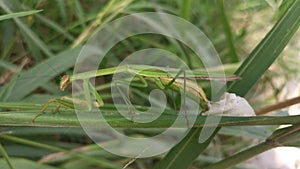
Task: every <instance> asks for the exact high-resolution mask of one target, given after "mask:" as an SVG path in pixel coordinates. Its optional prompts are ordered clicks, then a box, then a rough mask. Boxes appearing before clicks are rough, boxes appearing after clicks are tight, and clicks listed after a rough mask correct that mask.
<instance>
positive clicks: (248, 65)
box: [228, 0, 300, 96]
mask: <svg viewBox="0 0 300 169" xmlns="http://www.w3.org/2000/svg"><path fill="white" fill-rule="evenodd" d="M299 26H300V0H295V1H294V3H292V4H291V6H290V7H289V8H288V9H287V10H286V12H285V13H284V15H283V16H282V17H281V18H280V20H279V21H278V22H277V23H276V24H275V25H274V27H273V28H272V29H271V31H269V32H268V34H267V35H266V36H265V38H264V39H263V40H262V41H261V42H260V43H259V44H258V45H257V47H256V48H255V49H254V50H253V51H252V52H251V53H250V55H249V56H248V57H247V59H246V60H245V61H244V62H243V63H242V65H241V66H240V67H239V68H238V70H237V71H236V75H238V76H240V77H242V80H239V81H235V82H231V83H229V86H228V90H229V91H230V92H232V93H236V94H237V95H239V96H244V95H245V94H246V93H247V92H248V91H249V90H250V88H251V87H252V86H253V85H254V84H255V83H256V82H257V81H258V79H259V78H260V77H261V76H262V75H263V73H264V72H265V71H266V70H267V69H268V68H269V67H270V66H271V64H272V63H273V62H274V61H275V59H276V58H277V57H278V56H279V54H280V53H281V52H282V50H283V49H284V47H285V46H286V45H287V43H288V42H289V40H290V39H291V38H292V36H293V35H294V33H295V32H296V31H297V30H298V28H299Z"/></svg>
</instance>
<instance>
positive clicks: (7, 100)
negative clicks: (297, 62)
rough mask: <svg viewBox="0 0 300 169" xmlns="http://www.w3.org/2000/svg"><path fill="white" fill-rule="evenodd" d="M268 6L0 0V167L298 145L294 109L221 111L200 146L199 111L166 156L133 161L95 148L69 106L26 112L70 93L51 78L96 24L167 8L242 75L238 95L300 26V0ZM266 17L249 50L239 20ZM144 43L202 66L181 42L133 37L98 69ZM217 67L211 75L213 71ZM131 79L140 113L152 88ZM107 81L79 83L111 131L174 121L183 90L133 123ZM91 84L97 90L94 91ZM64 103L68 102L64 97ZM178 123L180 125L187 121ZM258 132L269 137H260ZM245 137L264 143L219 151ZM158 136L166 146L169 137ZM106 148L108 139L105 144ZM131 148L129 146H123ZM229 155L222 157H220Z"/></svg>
mask: <svg viewBox="0 0 300 169" xmlns="http://www.w3.org/2000/svg"><path fill="white" fill-rule="evenodd" d="M225 2H226V3H225ZM270 3H271V1H269V4H267V3H266V2H265V1H251V2H244V1H235V0H234V1H230V2H227V1H222V0H217V1H209V0H205V1H192V0H186V1H162V0H155V1H151V2H148V1H144V0H142V1H133V0H124V1H118V0H111V1H99V2H98V1H97V2H95V1H93V0H87V1H84V3H83V1H78V0H74V1H63V0H56V1H43V0H39V1H19V0H2V1H1V2H0V14H1V16H0V37H1V38H0V39H1V41H0V58H1V60H0V72H1V75H0V84H1V86H0V101H1V102H0V142H1V144H0V153H1V156H2V157H4V158H1V160H0V168H20V167H21V168H49V169H50V168H87V169H88V168H122V167H123V166H126V165H127V164H128V165H129V164H131V162H132V161H133V163H132V164H131V165H129V166H128V167H127V168H156V169H160V168H163V169H165V168H172V169H175V168H178V169H184V168H189V167H191V166H193V168H198V167H201V168H205V167H206V168H220V167H222V168H228V167H232V166H233V165H236V164H239V163H241V162H243V161H244V160H247V159H249V158H251V157H253V156H255V155H257V154H259V153H262V152H263V151H265V150H268V149H270V148H272V146H270V143H271V142H272V141H273V142H276V143H278V144H281V145H289V146H295V147H296V146H299V141H297V138H299V131H300V130H299V123H300V116H299V115H297V116H284V117H282V116H257V117H222V119H221V121H220V123H218V124H217V126H218V128H217V130H215V132H214V133H213V135H212V136H211V137H210V138H209V139H208V140H207V141H206V142H204V143H199V142H198V137H199V133H200V132H201V130H202V127H203V125H204V122H205V120H206V117H205V116H198V117H197V119H196V122H195V125H194V128H192V129H191V130H190V132H189V133H188V134H187V136H186V137H185V138H184V139H183V140H182V141H181V142H180V143H179V144H178V145H176V146H175V147H174V148H173V149H171V150H170V151H169V152H168V153H167V154H165V155H164V156H157V157H152V158H146V159H133V160H132V159H126V158H123V157H119V156H116V155H113V154H110V153H108V152H106V151H104V150H103V149H101V148H100V147H98V145H97V144H95V143H94V142H93V141H92V140H90V138H89V137H88V136H87V135H86V133H85V132H84V131H83V130H82V129H81V128H80V123H79V122H78V119H77V116H76V113H75V111H74V110H72V109H69V108H68V107H70V106H61V108H60V112H57V113H50V112H51V110H54V109H55V108H56V106H57V104H56V103H51V104H50V105H49V107H47V109H46V113H45V114H43V115H41V116H40V117H38V118H37V119H36V122H35V123H32V122H31V120H32V118H33V117H35V116H36V115H37V114H38V113H39V112H40V111H41V109H42V107H43V105H42V104H43V103H45V102H46V100H47V99H49V98H60V97H61V96H66V95H71V89H70V88H67V89H66V91H63V92H62V91H59V82H58V80H56V79H55V78H57V77H60V76H62V75H63V74H65V73H66V74H69V75H70V74H72V67H73V66H74V64H75V62H76V58H77V55H78V53H79V52H80V50H81V47H82V45H84V43H85V42H86V40H87V39H88V38H89V37H90V36H91V35H93V33H95V32H96V31H97V30H98V28H99V27H102V26H104V25H105V24H107V23H109V22H110V21H113V20H114V19H117V18H119V17H122V16H125V15H127V14H129V13H135V12H150V11H151V12H153V11H158V12H167V13H171V14H174V15H177V16H179V17H182V18H184V19H186V20H188V21H189V22H191V23H193V24H194V25H195V26H197V27H199V28H200V29H201V30H203V31H204V32H205V33H206V35H207V36H208V37H209V38H210V39H211V40H212V42H213V44H214V46H215V47H216V49H217V51H218V53H219V54H220V58H221V60H222V62H223V63H224V67H225V69H226V70H225V72H226V73H228V74H231V73H233V72H234V71H235V70H236V71H235V74H236V75H238V76H240V77H241V78H242V79H241V80H239V81H234V82H230V83H228V91H229V92H233V93H236V94H238V95H240V96H245V94H246V93H247V92H249V90H250V89H251V88H252V89H253V86H254V84H256V83H257V82H258V80H259V79H260V78H261V77H262V76H263V75H264V74H265V72H266V71H267V70H268V68H269V67H270V66H271V65H272V64H274V62H275V60H276V59H277V58H278V57H280V53H281V52H282V50H283V49H284V48H285V47H286V46H287V44H288V42H289V41H290V39H291V38H292V37H293V35H294V34H295V33H296V32H297V30H299V26H300V0H293V1H283V3H282V4H275V2H273V3H274V4H270ZM268 5H269V6H268ZM270 6H271V7H273V8H274V7H275V6H278V7H279V6H280V8H279V9H278V10H277V13H276V14H275V16H271V14H270V12H266V11H270V10H274V9H270ZM265 13H268V15H269V16H270V18H272V19H273V21H274V22H275V24H274V25H273V24H271V23H269V22H266V25H264V26H265V27H267V26H270V25H273V26H272V29H271V30H270V31H268V33H267V34H266V35H265V36H264V38H263V39H262V40H261V41H260V42H259V43H258V44H257V46H256V47H255V48H254V49H253V50H252V49H251V50H249V48H247V47H246V46H247V45H246V44H245V43H247V42H248V40H249V39H247V38H248V36H249V35H250V34H251V33H253V32H251V31H253V30H250V29H248V26H249V25H247V24H249V23H246V22H247V21H241V20H240V19H237V18H239V17H241V18H243V19H245V15H247V17H250V15H255V16H256V15H258V16H260V15H261V17H263V14H265ZM274 18H275V20H274ZM246 20H247V19H246ZM250 24H252V23H250ZM267 24H268V25H267ZM241 25H244V26H241ZM165 31H169V30H165ZM145 48H161V49H165V50H168V51H171V52H173V53H174V54H176V55H177V56H178V57H180V58H181V59H182V60H184V61H185V62H186V64H187V65H189V66H190V67H191V68H194V69H197V70H202V69H203V63H202V62H201V61H200V60H199V59H198V58H197V57H195V53H194V52H193V51H191V49H189V48H188V47H186V46H185V45H183V44H181V43H180V42H177V41H175V40H174V39H169V38H167V37H161V36H157V35H136V36H133V37H130V38H127V39H125V40H124V41H122V42H120V43H118V44H116V45H115V46H114V47H113V49H111V50H110V51H109V53H108V54H107V55H108V56H109V57H106V58H105V60H103V61H102V63H101V65H100V66H99V72H101V70H107V69H105V68H110V67H113V66H117V65H118V64H119V63H120V61H122V60H123V59H124V58H125V57H126V56H127V55H128V54H129V53H132V52H134V51H138V50H140V49H145ZM252 48H253V47H252ZM248 54H249V55H248ZM247 55H248V56H247ZM244 56H247V57H244ZM244 58H245V60H244ZM241 60H243V61H241ZM227 68H228V69H227ZM215 69H216V71H218V68H215ZM102 73H103V72H102ZM137 79H138V80H137V81H136V83H137V84H136V85H135V86H134V85H132V86H133V87H132V89H131V91H132V98H130V100H131V101H132V102H133V103H134V106H136V107H138V108H139V110H143V111H146V110H147V109H148V106H149V101H148V95H149V93H150V92H151V90H152V89H155V88H157V86H156V85H155V83H151V82H150V83H149V84H148V86H147V88H142V89H141V88H140V87H141V86H144V87H145V84H144V81H142V80H141V79H140V78H137ZM110 81H111V76H110V74H105V76H101V77H98V78H97V82H99V84H96V86H95V89H94V88H93V87H92V86H91V85H90V83H89V82H88V80H85V84H86V85H85V88H86V90H88V89H92V91H90V92H91V93H92V94H94V95H95V96H96V97H97V100H98V102H101V103H102V101H104V103H105V104H104V106H103V107H102V110H103V115H104V116H105V118H106V120H107V121H108V122H109V124H110V125H111V126H112V127H114V128H117V129H119V130H122V129H124V128H126V130H124V131H125V132H127V133H128V134H129V135H131V136H138V137H147V136H149V135H153V134H156V133H157V132H156V131H150V130H148V129H151V128H159V129H165V128H167V127H169V126H170V125H171V124H172V123H173V122H174V120H175V119H176V117H177V110H178V107H177V106H178V105H180V99H181V96H180V94H178V93H176V92H174V91H171V90H166V91H165V92H166V95H167V98H168V108H167V109H166V111H165V112H164V114H163V115H161V116H160V117H159V118H158V119H157V120H155V121H153V122H151V123H132V122H131V121H130V120H127V119H125V118H122V117H120V116H119V113H118V112H117V110H116V108H115V107H114V105H112V104H110V103H111V97H112V96H111V94H110ZM200 84H201V86H203V88H204V90H205V92H206V94H208V95H209V91H210V88H209V83H208V82H205V81H200ZM96 90H97V91H98V93H99V94H98V93H95V92H96ZM86 97H87V98H88V96H86ZM102 99H103V100H102ZM87 102H88V104H89V105H92V104H93V103H92V101H91V100H88V99H87ZM61 103H65V101H63V100H62V101H61ZM62 105H64V104H62ZM65 105H67V104H65ZM85 120H86V122H88V123H93V122H95V120H97V119H96V117H94V114H93V112H91V113H90V114H87V118H86V119H85ZM281 124H290V125H291V126H290V127H287V128H284V129H280V130H275V127H276V126H278V125H281ZM182 126H183V127H185V126H186V124H182ZM226 126H230V127H232V126H238V127H244V126H268V127H264V128H263V129H262V130H255V131H253V129H252V130H251V129H245V133H246V134H244V135H243V134H242V133H241V132H240V131H239V130H238V129H236V128H226ZM221 127H222V129H221ZM146 128H148V129H147V130H146ZM220 129H221V130H220ZM219 131H220V132H219ZM218 132H219V134H218ZM265 132H266V133H268V134H269V133H272V134H271V136H266V134H265ZM222 134H223V135H224V134H225V135H229V136H228V137H230V138H231V139H230V140H231V142H230V144H231V146H228V147H226V146H223V147H221V148H219V150H220V149H221V151H222V153H219V154H218V155H216V154H214V153H212V152H216V151H215V149H217V148H218V147H219V145H218V144H216V143H213V142H212V140H214V139H216V140H218V141H219V142H218V141H217V142H218V143H220V142H226V141H228V138H226V139H223V135H222ZM251 134H252V135H251ZM245 135H246V136H247V137H250V138H256V139H261V138H264V139H266V140H265V141H264V142H263V143H260V144H257V145H254V146H253V147H252V148H249V149H247V150H245V151H242V152H240V153H239V154H236V155H232V154H229V153H227V151H226V149H234V151H240V149H241V148H244V147H245V146H249V144H248V145H246V144H245V143H241V142H239V141H238V139H239V138H238V137H245ZM101 137H106V136H101ZM248 139H249V138H248ZM232 140H237V141H236V143H237V144H235V146H232V145H233V144H232V142H234V141H232ZM162 142H163V143H164V144H167V140H166V141H165V140H162ZM273 142H272V143H273ZM107 144H115V143H114V142H107ZM212 144H213V145H212ZM230 144H229V145H230ZM209 145H212V146H211V147H210V146H209ZM134 148H135V147H134V146H132V147H130V148H129V150H128V151H130V150H131V149H134ZM226 156H227V158H224V157H226ZM205 157H206V158H205ZM220 158H224V159H223V160H221V161H219V162H216V161H218V160H216V159H220ZM157 159H159V161H158V160H157ZM211 159H214V160H211ZM157 161H158V162H157ZM211 163H213V164H211Z"/></svg>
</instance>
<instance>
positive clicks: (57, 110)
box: [31, 97, 74, 123]
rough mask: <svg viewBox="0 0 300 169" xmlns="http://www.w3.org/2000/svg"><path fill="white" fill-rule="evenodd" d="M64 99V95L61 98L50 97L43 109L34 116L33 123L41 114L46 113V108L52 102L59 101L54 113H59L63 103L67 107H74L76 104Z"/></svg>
mask: <svg viewBox="0 0 300 169" xmlns="http://www.w3.org/2000/svg"><path fill="white" fill-rule="evenodd" d="M63 99H64V97H61V98H59V99H58V98H52V99H49V100H48V101H47V102H46V103H45V104H44V105H43V106H42V109H41V111H40V112H39V113H38V114H37V115H36V116H34V117H33V118H32V120H31V121H32V123H34V122H35V120H36V119H37V118H38V117H40V116H41V115H43V114H45V111H46V109H47V108H48V107H49V105H50V104H51V103H54V102H55V103H57V106H56V108H55V109H54V110H53V113H57V112H59V109H60V107H61V105H64V106H66V107H69V108H73V109H74V105H73V103H70V102H68V101H64V100H63Z"/></svg>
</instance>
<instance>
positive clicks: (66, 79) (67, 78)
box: [59, 75, 70, 91]
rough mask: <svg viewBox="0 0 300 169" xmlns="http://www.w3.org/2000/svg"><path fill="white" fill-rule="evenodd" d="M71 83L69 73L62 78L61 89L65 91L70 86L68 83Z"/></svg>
mask: <svg viewBox="0 0 300 169" xmlns="http://www.w3.org/2000/svg"><path fill="white" fill-rule="evenodd" d="M69 83H70V76H69V75H64V76H63V77H62V78H61V80H60V87H59V89H60V90H61V91H64V90H65V88H66V87H67V86H68V84H69Z"/></svg>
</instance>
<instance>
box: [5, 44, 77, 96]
mask: <svg viewBox="0 0 300 169" xmlns="http://www.w3.org/2000/svg"><path fill="white" fill-rule="evenodd" d="M80 49H81V47H77V48H73V49H69V50H66V51H64V52H61V53H59V54H58V55H55V56H53V57H51V58H49V59H47V60H45V61H43V62H41V63H39V64H38V65H36V66H35V67H33V68H32V69H30V70H28V71H24V72H22V73H20V76H19V78H18V80H17V82H16V84H15V86H14V90H13V91H12V92H11V94H10V97H9V98H8V100H10V101H17V100H20V99H22V98H24V97H25V96H26V95H28V94H30V93H31V92H32V91H33V90H35V89H37V88H38V87H40V86H42V85H43V84H45V83H47V82H48V81H49V80H50V79H52V78H53V77H56V76H58V75H59V73H62V72H64V71H66V70H67V69H69V68H70V67H72V66H73V65H74V64H75V61H76V58H77V55H78V53H79V51H80ZM57 90H59V89H57Z"/></svg>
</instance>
